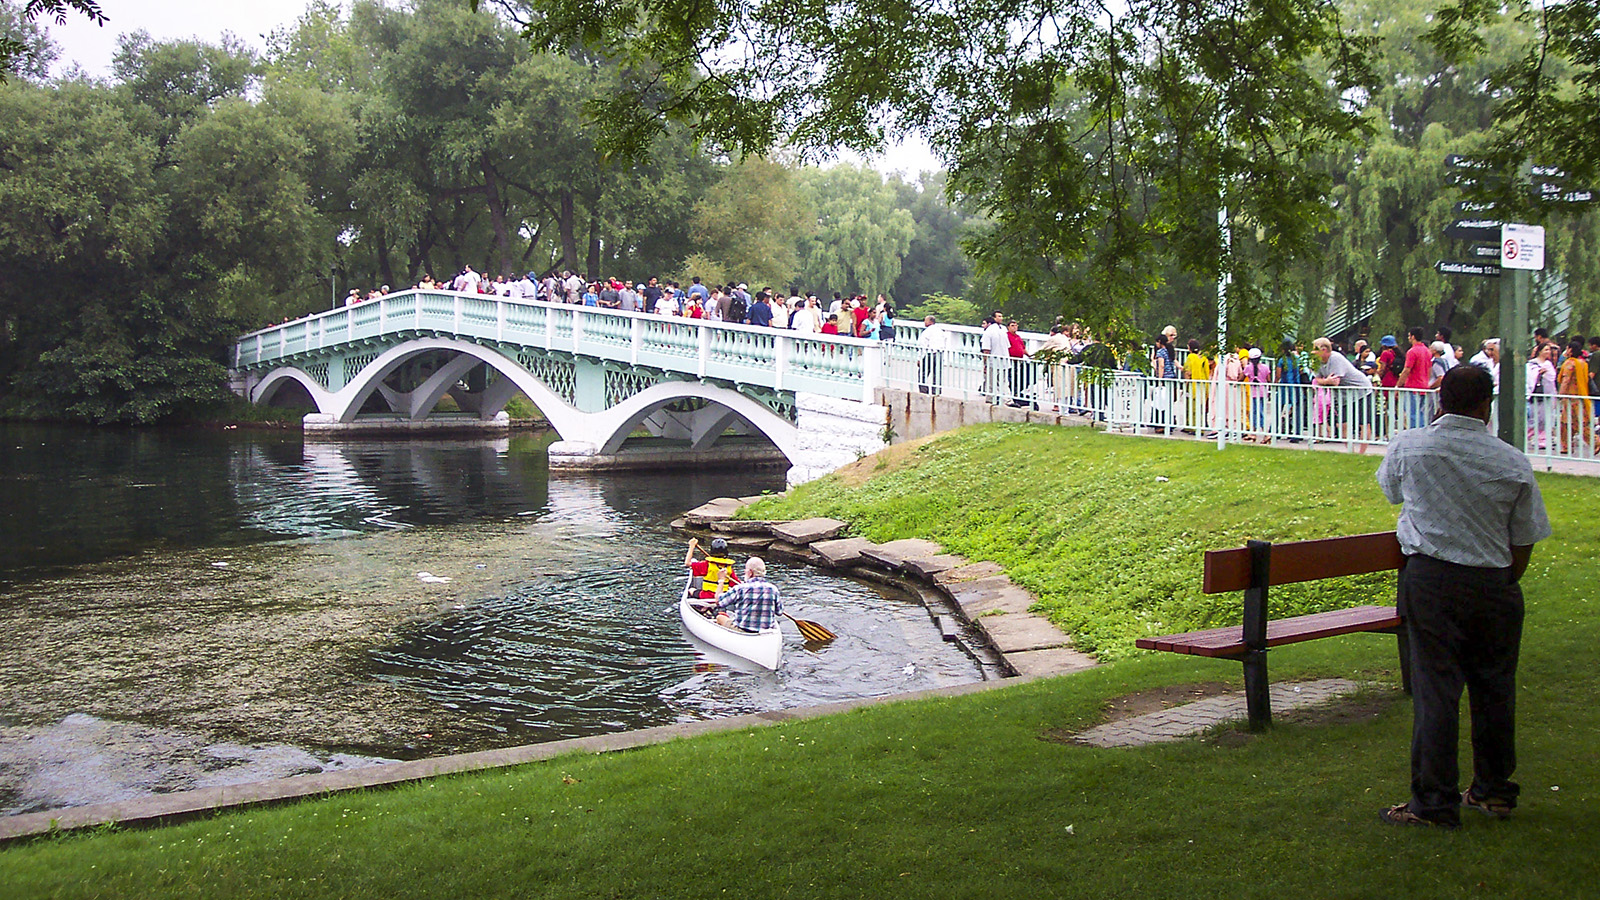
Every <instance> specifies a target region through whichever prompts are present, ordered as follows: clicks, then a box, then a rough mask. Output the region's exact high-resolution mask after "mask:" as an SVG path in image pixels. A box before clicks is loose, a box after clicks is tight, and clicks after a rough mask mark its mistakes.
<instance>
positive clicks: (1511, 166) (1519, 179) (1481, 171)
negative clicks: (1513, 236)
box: [1424, 0, 1600, 220]
mask: <svg viewBox="0 0 1600 900" xmlns="http://www.w3.org/2000/svg"><path fill="white" fill-rule="evenodd" d="M1505 17H1511V18H1514V19H1515V20H1516V21H1518V22H1520V23H1522V24H1524V25H1525V26H1526V30H1525V33H1526V34H1527V35H1528V36H1527V38H1526V41H1525V42H1524V43H1523V44H1522V46H1520V47H1518V48H1517V56H1516V58H1515V59H1514V60H1512V61H1511V62H1510V63H1508V64H1506V65H1504V66H1501V67H1500V68H1499V69H1497V70H1496V71H1495V72H1494V73H1493V74H1491V75H1490V77H1489V79H1488V83H1487V88H1488V92H1489V94H1490V95H1492V96H1495V97H1497V98H1499V101H1500V102H1499V104H1498V105H1497V106H1496V108H1495V111H1494V127H1493V129H1492V130H1491V132H1490V135H1489V140H1488V143H1487V146H1486V147H1485V149H1484V151H1483V152H1482V153H1478V154H1474V158H1475V159H1476V161H1478V162H1479V163H1481V164H1482V165H1481V166H1480V167H1479V168H1478V169H1477V170H1476V171H1477V173H1478V175H1477V177H1475V178H1473V179H1471V180H1470V181H1469V182H1468V183H1467V184H1465V185H1464V188H1465V190H1466V192H1467V193H1468V194H1469V195H1470V196H1472V197H1473V198H1474V199H1477V200H1481V201H1486V202H1489V203H1492V204H1494V205H1495V207H1496V208H1497V209H1499V210H1501V211H1502V212H1503V213H1504V214H1507V215H1510V214H1518V215H1522V216H1525V217H1529V218H1534V219H1537V220H1542V219H1543V218H1544V217H1546V216H1548V215H1550V214H1551V213H1567V214H1577V213H1582V212H1584V211H1586V210H1587V209H1588V208H1589V207H1588V205H1587V204H1574V203H1569V202H1566V201H1564V200H1562V199H1560V198H1561V194H1560V192H1556V193H1555V194H1554V195H1553V196H1540V195H1539V194H1538V193H1537V192H1534V191H1530V190H1528V189H1527V188H1526V187H1525V185H1524V182H1525V181H1526V178H1525V177H1524V176H1523V175H1522V169H1523V166H1524V165H1526V164H1529V163H1532V164H1534V165H1538V166H1547V167H1551V168H1556V169H1560V170H1561V171H1562V172H1563V173H1564V175H1565V179H1564V180H1565V181H1566V182H1567V183H1568V184H1570V185H1575V186H1583V187H1593V186H1594V185H1595V184H1596V179H1600V145H1597V144H1596V142H1595V140H1594V136H1595V134H1596V133H1600V0H1563V2H1560V3H1549V4H1543V3H1538V4H1535V3H1529V2H1525V0H1522V2H1515V3H1511V4H1509V5H1508V4H1503V3H1501V2H1499V0H1460V2H1458V3H1456V4H1454V5H1451V6H1447V7H1445V8H1443V9H1441V10H1439V12H1438V14H1437V18H1436V24H1435V26H1434V27H1433V29H1432V30H1430V31H1429V32H1428V33H1427V34H1426V35H1424V37H1425V38H1426V39H1427V40H1428V41H1430V42H1431V43H1432V44H1433V45H1434V47H1436V48H1437V49H1438V50H1439V52H1440V53H1441V54H1442V55H1443V56H1445V57H1446V58H1447V59H1449V60H1451V61H1452V62H1463V61H1466V60H1471V59H1475V58H1477V57H1481V56H1485V55H1486V54H1487V53H1488V52H1489V51H1490V50H1491V48H1490V46H1489V42H1488V41H1487V40H1486V39H1485V33H1486V31H1487V29H1489V28H1490V27H1492V26H1493V25H1494V24H1495V23H1496V22H1498V21H1500V20H1501V19H1503V18H1505Z"/></svg>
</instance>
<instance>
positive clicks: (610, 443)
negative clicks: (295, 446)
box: [250, 337, 800, 463]
mask: <svg viewBox="0 0 1600 900" xmlns="http://www.w3.org/2000/svg"><path fill="white" fill-rule="evenodd" d="M441 350H442V351H449V352H453V353H455V354H457V355H456V357H455V358H453V359H451V360H450V361H449V362H447V363H445V365H443V366H441V367H440V368H439V369H438V370H437V371H436V372H434V373H433V374H432V375H430V376H429V377H428V378H427V379H425V380H424V382H423V383H422V384H421V385H418V386H417V388H416V389H415V390H413V391H411V392H410V393H409V394H407V395H403V396H402V395H397V394H396V393H395V392H394V391H390V390H387V389H385V388H384V387H383V382H384V379H386V378H388V377H389V375H391V374H392V373H393V372H394V371H395V370H396V369H398V368H399V367H400V366H402V365H404V364H405V363H406V362H407V361H409V360H411V359H414V358H415V357H417V356H420V355H422V354H425V353H431V352H436V351H441ZM480 362H481V363H485V364H487V365H489V366H491V367H493V368H494V369H495V371H497V372H499V373H500V375H501V376H502V378H501V380H500V381H497V382H495V383H494V384H491V385H490V386H489V389H488V390H487V391H486V392H485V395H484V398H483V407H482V409H481V410H480V415H483V416H485V417H489V416H493V415H494V414H495V413H498V412H499V411H500V410H501V409H502V408H504V406H505V403H506V402H507V401H508V400H509V399H510V398H511V396H512V395H513V394H514V393H515V392H516V391H518V390H520V391H521V392H522V393H524V394H526V395H527V396H528V399H529V400H531V401H532V402H533V404H534V405H535V406H537V407H538V408H539V411H540V412H541V413H543V414H544V416H545V418H546V419H547V420H549V422H550V425H551V427H552V428H553V429H554V430H555V431H556V433H557V434H558V435H560V437H561V439H562V441H564V442H568V443H569V444H570V445H574V449H576V448H580V447H587V448H589V449H587V450H581V451H580V452H588V453H595V454H599V455H607V456H609V455H613V454H615V453H616V452H617V451H618V450H619V449H620V448H621V446H622V444H623V442H624V441H625V440H626V439H627V438H628V436H629V435H630V434H632V433H633V432H634V430H635V429H637V428H639V427H640V425H642V424H644V422H645V420H646V419H649V418H650V417H651V416H653V415H655V414H656V413H658V412H660V411H661V410H662V409H663V408H664V407H667V406H669V405H670V404H672V403H675V402H677V401H680V400H686V399H700V400H704V401H706V402H707V403H708V404H710V405H711V407H713V408H714V411H713V412H712V413H711V414H710V415H708V416H705V417H704V418H703V420H702V421H703V422H704V426H705V427H704V429H703V432H704V433H703V434H699V435H696V438H695V440H694V441H693V442H692V446H693V448H694V449H701V448H702V447H703V446H707V445H709V444H710V443H711V441H714V440H715V439H716V437H717V436H718V435H719V434H721V433H722V432H723V430H724V429H726V428H727V427H728V425H729V424H731V423H732V421H733V418H734V417H737V418H738V419H739V420H742V421H744V422H745V423H748V425H749V426H750V427H752V428H754V429H755V430H756V431H758V432H760V433H761V434H762V435H763V436H765V437H766V438H767V439H768V440H770V441H771V442H772V443H773V445H774V446H776V447H777V448H778V450H779V451H780V452H781V453H783V455H784V456H785V457H787V458H788V459H789V461H790V462H791V463H794V462H795V461H796V460H797V459H799V458H800V436H799V429H798V428H796V426H795V425H794V423H792V422H790V421H789V420H788V419H786V418H785V417H783V416H782V415H780V414H778V413H776V412H774V411H773V410H772V409H771V408H770V407H768V406H767V405H766V404H764V403H762V402H761V401H759V400H756V399H753V398H751V397H750V396H748V395H746V394H744V393H742V392H740V391H738V390H735V389H734V388H732V387H725V386H723V385H720V384H716V383H707V382H703V381H699V380H681V381H679V380H668V381H662V382H659V383H657V384H654V385H652V386H650V387H647V388H645V389H644V390H641V391H639V392H638V393H635V394H633V395H631V396H629V397H627V398H626V399H624V400H622V401H621V402H619V403H617V404H616V405H615V406H612V407H611V408H609V409H606V410H603V411H600V412H592V413H586V412H583V411H580V410H579V409H577V408H576V407H574V406H573V405H571V404H570V403H568V402H567V401H566V400H565V398H563V397H562V396H561V395H559V394H557V393H556V392H555V391H554V390H552V389H551V388H550V387H548V386H547V385H546V384H545V383H544V382H543V381H541V380H540V379H539V378H538V377H537V376H535V375H534V374H533V373H532V372H530V371H528V370H527V369H526V368H524V367H523V366H522V364H521V363H520V362H519V361H517V360H516V359H515V358H512V357H509V356H507V355H506V354H505V353H503V352H501V351H500V350H498V349H497V348H495V347H493V346H488V345H484V344H478V343H474V342H472V341H463V340H458V339H453V338H444V337H424V338H413V339H411V340H408V341H405V342H404V343H401V344H397V345H395V346H393V347H390V348H388V349H387V350H385V351H383V352H382V353H380V354H379V355H378V356H377V358H376V359H373V360H372V361H371V362H369V363H367V364H366V365H365V366H363V367H362V369H361V371H360V372H358V373H357V374H356V375H355V377H353V378H352V379H351V380H350V382H349V383H348V384H346V385H345V386H344V387H342V388H340V389H339V390H337V391H329V390H328V389H327V388H325V387H323V386H322V385H321V384H319V383H318V382H317V381H316V379H315V378H313V377H312V376H311V375H309V374H307V373H306V372H305V371H303V370H301V369H298V368H295V367H293V366H280V367H278V368H276V369H273V370H272V371H271V372H269V373H267V375H266V376H265V377H263V378H262V379H261V380H260V382H258V383H257V384H256V385H255V387H254V388H253V389H252V390H251V392H250V399H251V402H253V403H261V402H266V401H267V400H270V399H271V397H272V395H273V394H274V393H275V392H276V391H277V390H279V389H280V388H281V387H282V386H283V385H284V384H286V383H287V382H288V381H295V382H298V383H299V384H300V385H302V386H303V387H305V389H306V391H307V392H308V393H309V394H310V395H311V398H312V400H313V401H314V402H315V403H316V405H317V410H318V412H320V413H322V414H323V415H325V416H328V417H330V418H332V419H333V420H334V421H336V422H340V423H348V422H351V421H352V420H354V419H355V417H356V414H357V413H359V412H360V411H361V408H362V407H363V406H364V405H365V404H366V402H367V401H368V399H370V398H371V396H372V395H373V394H374V393H376V392H379V391H380V390H382V391H384V393H385V400H386V402H389V403H390V404H391V407H394V406H395V405H396V404H397V403H398V404H399V405H402V406H406V407H407V408H403V409H396V410H395V411H396V412H398V413H400V414H402V415H405V416H407V417H408V418H411V419H412V420H419V419H422V418H425V417H426V416H427V414H428V413H429V412H430V411H431V410H432V409H433V407H434V406H435V405H437V403H438V402H439V400H440V399H441V398H442V397H443V396H444V395H445V394H447V393H449V391H450V390H451V389H452V388H453V387H454V386H455V384H456V382H457V381H458V380H459V379H460V378H461V377H462V376H464V375H465V374H466V373H467V372H468V371H469V370H470V369H471V368H472V367H473V366H475V365H477V364H478V363H480Z"/></svg>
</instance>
